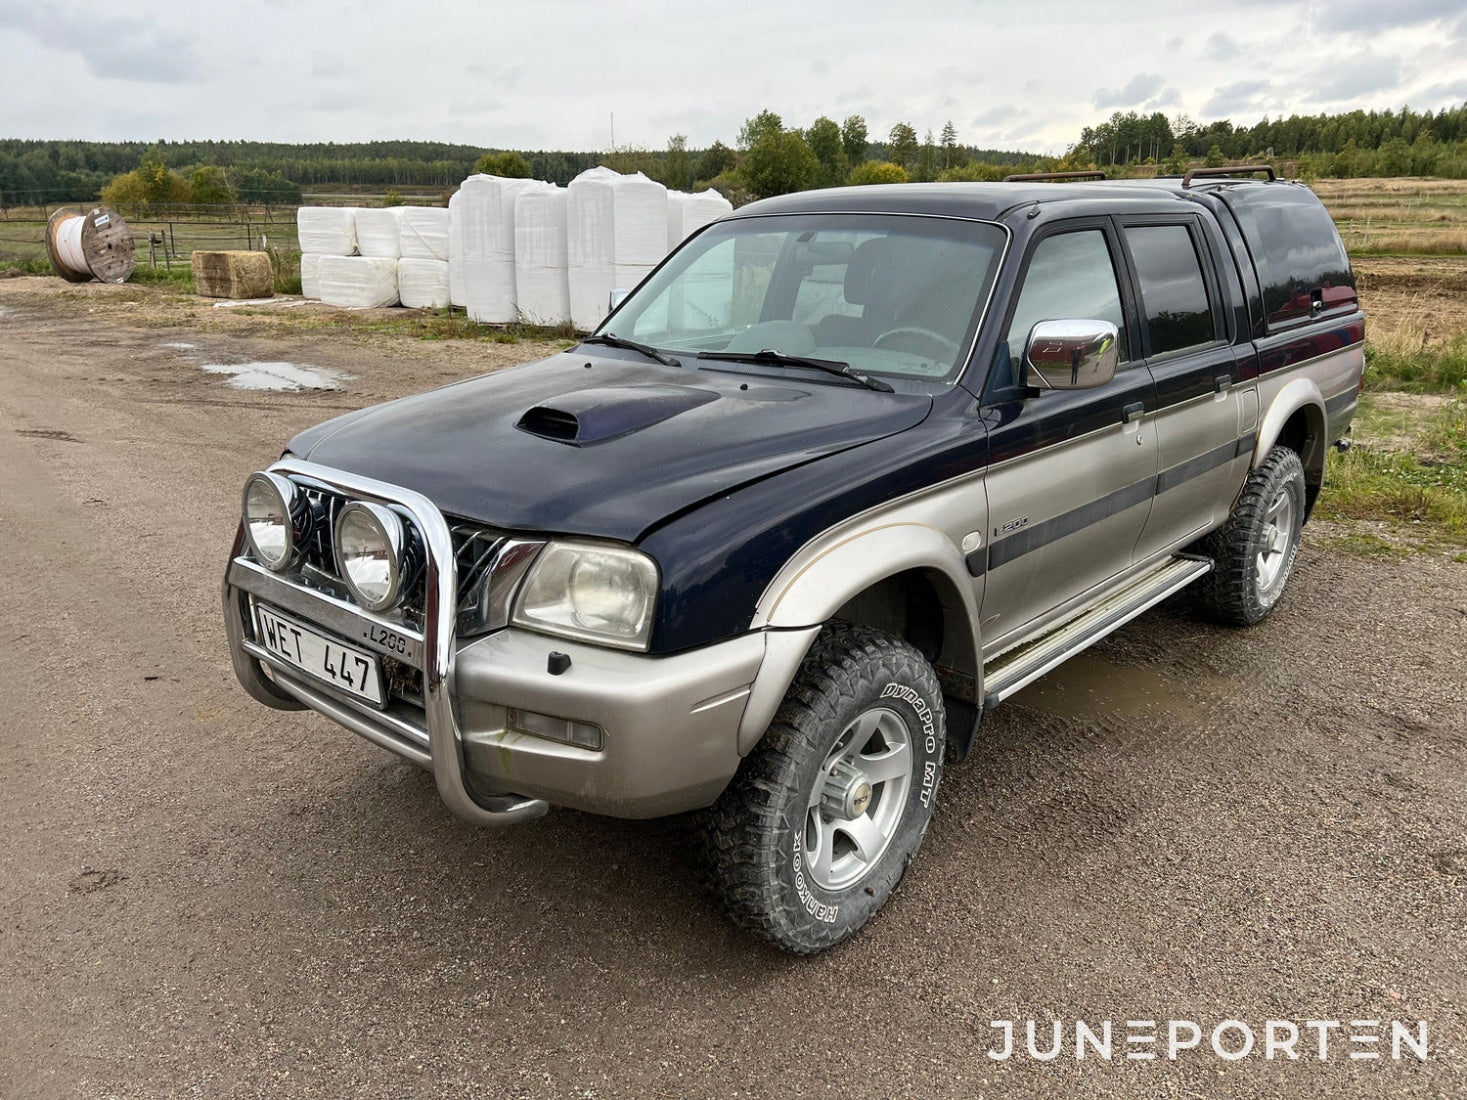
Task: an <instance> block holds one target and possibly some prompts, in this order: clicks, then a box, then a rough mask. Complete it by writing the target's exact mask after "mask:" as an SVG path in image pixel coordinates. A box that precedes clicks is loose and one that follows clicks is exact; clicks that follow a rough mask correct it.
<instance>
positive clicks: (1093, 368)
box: [1024, 320, 1121, 390]
mask: <svg viewBox="0 0 1467 1100" xmlns="http://www.w3.org/2000/svg"><path fill="white" fill-rule="evenodd" d="M1120 357H1121V345H1120V330H1119V329H1117V328H1116V326H1115V325H1113V324H1111V323H1110V322H1109V321H1095V320H1067V321H1040V322H1039V323H1038V324H1037V325H1035V326H1034V328H1033V330H1032V331H1031V332H1030V333H1029V344H1028V347H1026V348H1025V349H1024V384H1025V385H1026V386H1029V387H1030V388H1031V389H1037V390H1083V389H1090V388H1092V387H1094V386H1103V385H1105V384H1106V383H1107V382H1109V381H1110V380H1111V379H1112V378H1114V377H1115V375H1116V363H1117V362H1118V361H1119V360H1120Z"/></svg>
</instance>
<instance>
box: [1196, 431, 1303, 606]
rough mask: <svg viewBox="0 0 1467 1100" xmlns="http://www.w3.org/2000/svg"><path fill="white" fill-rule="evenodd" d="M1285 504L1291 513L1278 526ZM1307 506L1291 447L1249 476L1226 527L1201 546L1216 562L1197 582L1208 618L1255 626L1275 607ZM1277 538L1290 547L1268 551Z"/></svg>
mask: <svg viewBox="0 0 1467 1100" xmlns="http://www.w3.org/2000/svg"><path fill="white" fill-rule="evenodd" d="M1281 505H1282V506H1284V507H1285V510H1286V511H1287V522H1286V523H1279V522H1277V521H1278V520H1279V519H1280V517H1279V515H1278V510H1279V508H1280V507H1281ZM1304 507H1305V486H1304V466H1303V464H1302V463H1301V462H1300V461H1299V456H1298V455H1297V454H1295V453H1294V452H1293V451H1291V450H1289V448H1287V447H1275V448H1273V449H1272V450H1271V451H1269V452H1268V454H1267V455H1266V456H1264V459H1263V461H1262V462H1260V463H1259V464H1258V465H1257V466H1256V467H1254V468H1253V470H1252V471H1250V472H1249V474H1248V480H1247V481H1246V482H1244V484H1243V492H1242V495H1241V496H1239V498H1238V503H1237V505H1236V506H1234V508H1233V514H1232V515H1231V516H1230V517H1228V521H1227V523H1225V524H1223V525H1222V526H1221V527H1219V528H1218V529H1217V530H1216V531H1214V532H1212V533H1211V534H1210V535H1208V536H1207V537H1206V538H1205V539H1203V540H1202V542H1201V543H1200V544H1199V546H1198V549H1199V550H1200V551H1201V552H1202V553H1203V554H1206V555H1207V556H1208V557H1210V558H1212V560H1213V563H1214V564H1213V569H1212V572H1211V573H1209V574H1208V575H1207V576H1206V577H1204V578H1203V579H1202V580H1201V581H1199V582H1198V584H1197V594H1198V596H1199V598H1200V602H1201V604H1202V607H1203V609H1204V610H1205V611H1206V612H1207V613H1208V614H1209V615H1211V616H1212V617H1214V618H1216V619H1218V620H1219V621H1221V622H1223V623H1227V624H1229V625H1231V626H1252V625H1253V624H1254V623H1257V622H1261V621H1262V620H1263V619H1264V618H1265V617H1266V616H1267V615H1268V613H1269V612H1270V611H1272V610H1273V609H1274V607H1275V606H1276V605H1277V604H1278V599H1279V596H1281V595H1282V594H1283V591H1284V587H1285V586H1286V585H1287V584H1288V583H1289V577H1290V576H1291V575H1292V573H1293V571H1294V561H1295V558H1297V556H1298V554H1299V534H1300V531H1301V530H1302V529H1303V526H1304ZM1275 531H1277V535H1275ZM1278 537H1282V538H1284V539H1286V540H1287V542H1286V545H1285V546H1284V547H1283V548H1282V549H1279V550H1277V551H1275V552H1274V553H1273V554H1270V553H1267V552H1266V551H1267V549H1268V546H1269V545H1272V544H1273V543H1274V542H1275V541H1276V539H1277V538H1278ZM1274 554H1276V555H1277V558H1276V560H1273V559H1274Z"/></svg>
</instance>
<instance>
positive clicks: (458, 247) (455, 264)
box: [448, 187, 464, 308]
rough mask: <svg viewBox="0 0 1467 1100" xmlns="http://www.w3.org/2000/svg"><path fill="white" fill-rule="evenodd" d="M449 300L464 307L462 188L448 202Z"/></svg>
mask: <svg viewBox="0 0 1467 1100" xmlns="http://www.w3.org/2000/svg"><path fill="white" fill-rule="evenodd" d="M448 300H449V301H450V302H451V303H452V304H453V305H456V306H458V307H460V308H462V307H463V305H464V192H463V188H462V187H460V188H459V189H458V190H457V191H455V192H454V193H453V195H452V196H450V198H449V200H448Z"/></svg>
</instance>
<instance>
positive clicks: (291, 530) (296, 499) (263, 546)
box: [242, 473, 305, 572]
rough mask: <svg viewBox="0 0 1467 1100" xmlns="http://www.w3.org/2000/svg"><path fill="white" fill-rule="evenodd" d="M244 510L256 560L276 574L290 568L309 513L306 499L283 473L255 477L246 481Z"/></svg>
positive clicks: (246, 528) (255, 475) (247, 533)
mask: <svg viewBox="0 0 1467 1100" xmlns="http://www.w3.org/2000/svg"><path fill="white" fill-rule="evenodd" d="M242 511H243V514H244V525H245V535H246V537H247V538H248V539H249V542H250V549H251V550H252V551H253V552H254V555H255V560H257V561H258V562H259V563H260V564H261V565H263V566H264V567H265V568H266V569H270V570H273V571H275V572H279V571H280V570H282V569H285V568H286V567H287V566H288V565H290V563H291V561H292V560H293V559H294V557H295V543H296V534H297V527H298V525H299V523H300V521H301V519H302V518H303V513H304V511H305V500H304V498H302V497H301V495H300V494H299V492H297V490H296V487H295V484H294V483H293V482H291V481H290V480H289V479H287V478H283V477H281V476H280V475H279V474H266V473H260V474H251V475H250V478H249V480H248V481H246V482H245V487H244V506H243V509H242Z"/></svg>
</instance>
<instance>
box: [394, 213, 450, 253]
mask: <svg viewBox="0 0 1467 1100" xmlns="http://www.w3.org/2000/svg"><path fill="white" fill-rule="evenodd" d="M397 213H398V221H399V222H400V223H401V226H402V258H403V259H404V260H447V259H448V258H449V255H448V232H449V230H448V211H447V210H445V209H444V208H443V207H441V206H400V207H398V209H397Z"/></svg>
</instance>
